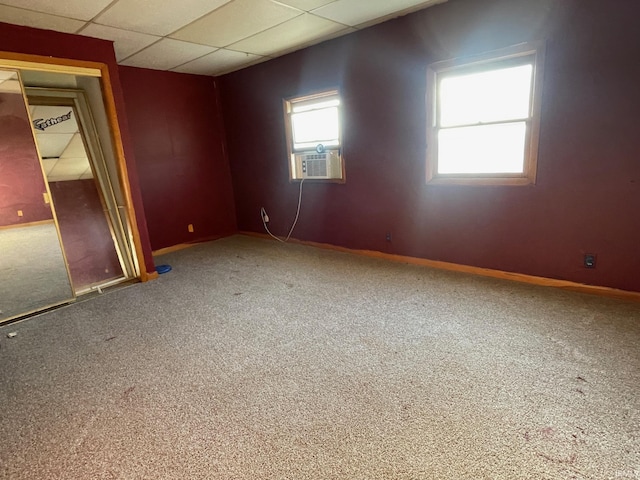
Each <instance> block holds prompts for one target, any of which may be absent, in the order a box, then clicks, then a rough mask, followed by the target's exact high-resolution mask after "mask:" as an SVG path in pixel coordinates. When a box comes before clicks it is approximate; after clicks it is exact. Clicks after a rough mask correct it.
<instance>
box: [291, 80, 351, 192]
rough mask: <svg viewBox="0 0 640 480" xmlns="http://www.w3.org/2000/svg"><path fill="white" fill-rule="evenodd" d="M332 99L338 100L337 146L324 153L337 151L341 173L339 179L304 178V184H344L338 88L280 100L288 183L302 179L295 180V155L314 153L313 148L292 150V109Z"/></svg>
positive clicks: (340, 108)
mask: <svg viewBox="0 0 640 480" xmlns="http://www.w3.org/2000/svg"><path fill="white" fill-rule="evenodd" d="M333 98H337V99H338V100H339V102H340V103H339V104H338V145H337V146H330V147H329V146H328V147H327V148H326V151H330V150H337V151H338V157H339V161H340V165H341V168H342V173H341V176H340V178H305V179H304V181H305V182H325V183H345V182H346V176H345V166H344V156H343V153H342V151H343V143H342V142H343V137H342V125H343V121H342V105H343V102H342V94H341V92H340V90H339V89H338V88H330V89H326V90H320V91H315V92H313V93H310V94H306V95H296V96H293V97H287V98H284V99H283V100H282V105H283V112H284V127H285V138H286V143H287V159H288V162H287V163H288V165H289V181H290V182H300V181H301V180H302V178H297V177H296V176H295V155H296V154H300V153H310V154H313V153H316V149H315V147H314V148H311V147H309V148H302V149H300V148H299V149H295V148H294V140H293V123H292V121H291V116H292V114H293V113H294V112H293V108H294V107H295V106H296V105H300V104H305V103H314V102H316V101H317V102H321V101H323V100H327V101H328V100H331V99H333Z"/></svg>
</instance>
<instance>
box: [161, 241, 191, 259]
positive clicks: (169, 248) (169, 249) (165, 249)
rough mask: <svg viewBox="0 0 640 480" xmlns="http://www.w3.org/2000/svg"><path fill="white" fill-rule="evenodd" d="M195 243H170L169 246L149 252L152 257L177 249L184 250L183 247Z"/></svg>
mask: <svg viewBox="0 0 640 480" xmlns="http://www.w3.org/2000/svg"><path fill="white" fill-rule="evenodd" d="M194 245H197V243H179V244H178V245H171V246H170V247H164V248H160V249H158V250H154V251H153V252H151V253H152V254H153V256H154V257H158V256H160V255H166V254H167V253H172V252H177V251H178V250H184V249H185V248H189V247H193V246H194Z"/></svg>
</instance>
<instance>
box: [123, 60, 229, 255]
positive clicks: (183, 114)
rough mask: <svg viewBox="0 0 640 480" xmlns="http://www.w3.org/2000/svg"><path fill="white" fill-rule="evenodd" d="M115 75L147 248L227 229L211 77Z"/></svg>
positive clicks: (223, 161) (225, 182)
mask: <svg viewBox="0 0 640 480" xmlns="http://www.w3.org/2000/svg"><path fill="white" fill-rule="evenodd" d="M120 78H121V81H122V87H123V90H124V97H125V101H126V103H127V112H128V115H129V119H128V120H129V129H130V132H131V136H132V139H133V145H134V149H135V153H136V160H137V163H138V170H139V172H140V187H141V189H142V197H143V201H144V207H145V211H146V214H147V221H148V225H149V234H150V237H151V245H152V247H153V249H154V250H156V249H159V248H163V247H168V246H171V245H177V244H180V243H188V242H195V241H202V240H207V239H212V238H217V237H221V236H225V235H230V234H232V233H234V232H235V231H236V215H235V207H234V200H233V191H232V187H231V174H230V171H229V164H228V160H227V158H226V155H225V152H224V145H223V142H224V133H223V126H222V119H221V116H220V109H219V106H218V101H217V92H216V85H215V82H214V79H213V78H211V77H205V76H198V75H186V74H182V73H173V72H160V71H155V70H148V69H141V68H133V67H120ZM189 224H192V225H193V226H194V232H193V233H190V232H189V231H188V229H187V227H188V225H189Z"/></svg>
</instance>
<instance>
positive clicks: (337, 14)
mask: <svg viewBox="0 0 640 480" xmlns="http://www.w3.org/2000/svg"><path fill="white" fill-rule="evenodd" d="M441 1H442V0H427V1H425V0H394V1H392V2H391V1H389V0H337V1H335V2H332V3H330V4H328V5H324V6H322V7H320V8H317V9H315V10H313V12H312V13H313V14H314V15H319V16H321V17H325V18H328V19H329V20H333V21H335V22H340V23H344V24H345V25H351V26H356V25H360V24H362V23H365V22H369V21H371V20H375V19H379V18H384V17H386V16H388V15H392V14H395V13H398V14H399V13H400V12H404V11H405V10H409V9H413V10H415V9H418V8H421V7H426V6H428V5H430V4H435V3H440V2H441Z"/></svg>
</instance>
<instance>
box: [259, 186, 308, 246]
mask: <svg viewBox="0 0 640 480" xmlns="http://www.w3.org/2000/svg"><path fill="white" fill-rule="evenodd" d="M303 183H304V178H303V179H301V180H300V191H299V193H298V208H297V209H296V218H294V220H293V224H292V225H291V228H290V229H289V233H288V234H287V237H286V238H285V239H284V240H282V239H281V238H280V237H277V236H275V235H274V234H273V233H271V231H270V230H269V227H268V226H267V223H269V215H268V214H267V211H266V210H265V209H264V207H260V217H261V218H262V225H263V226H264V229H265V230H266V232H267V233H268V234H269V235H270V236H271V237H273V238H275V239H276V240H278V241H279V242H282V243H286V242H288V241H289V238H291V234H292V233H293V229H294V228H296V224H297V223H298V217H299V216H300V205H302V184H303Z"/></svg>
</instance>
